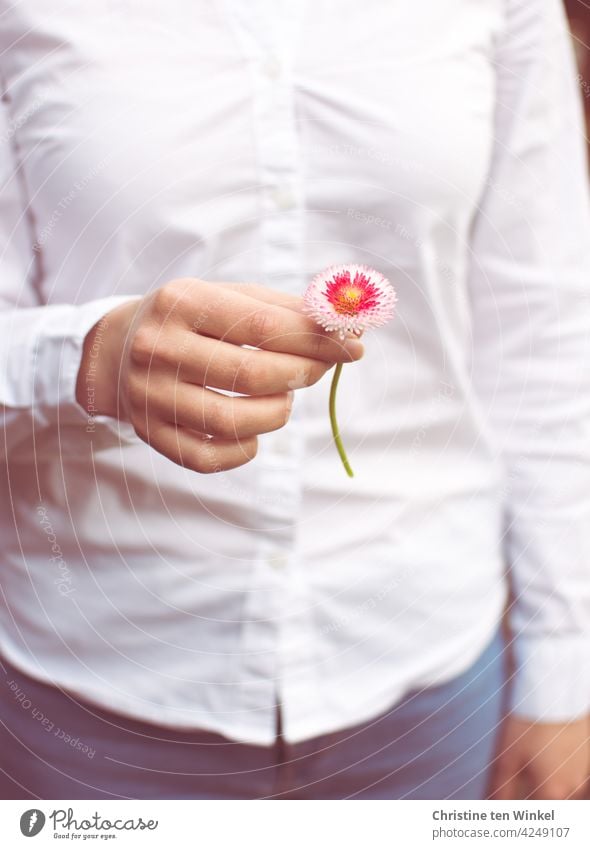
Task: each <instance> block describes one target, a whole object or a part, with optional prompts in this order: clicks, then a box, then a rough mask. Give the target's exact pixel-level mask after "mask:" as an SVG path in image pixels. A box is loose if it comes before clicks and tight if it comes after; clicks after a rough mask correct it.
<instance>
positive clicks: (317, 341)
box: [310, 332, 330, 359]
mask: <svg viewBox="0 0 590 849" xmlns="http://www.w3.org/2000/svg"><path fill="white" fill-rule="evenodd" d="M329 347H330V340H329V339H328V337H327V336H324V335H323V333H319V332H316V333H312V334H311V341H310V348H311V352H312V354H313V356H314V357H319V358H320V359H323V358H324V357H325V356H326V355H327V353H328V349H329Z"/></svg>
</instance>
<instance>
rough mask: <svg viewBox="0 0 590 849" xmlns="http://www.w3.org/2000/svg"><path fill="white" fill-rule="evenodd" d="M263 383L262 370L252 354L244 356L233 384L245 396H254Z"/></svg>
mask: <svg viewBox="0 0 590 849" xmlns="http://www.w3.org/2000/svg"><path fill="white" fill-rule="evenodd" d="M263 383H264V369H263V368H262V366H261V365H260V361H259V360H258V361H257V360H256V356H255V355H254V354H253V353H249V354H246V356H245V357H244V358H243V359H242V362H241V363H240V367H239V369H238V371H237V373H236V375H235V384H236V386H240V387H241V388H242V391H243V392H245V393H246V394H247V395H256V394H257V392H258V391H259V390H260V388H261V387H262V385H263Z"/></svg>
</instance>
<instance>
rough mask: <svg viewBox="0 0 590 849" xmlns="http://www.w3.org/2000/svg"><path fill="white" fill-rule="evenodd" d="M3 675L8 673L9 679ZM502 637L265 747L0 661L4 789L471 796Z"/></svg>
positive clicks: (484, 762)
mask: <svg viewBox="0 0 590 849" xmlns="http://www.w3.org/2000/svg"><path fill="white" fill-rule="evenodd" d="M10 682H12V683H10ZM505 685H506V660H505V648H504V641H503V638H502V635H501V633H500V632H498V633H497V634H496V636H495V637H494V638H493V640H492V641H491V643H490V644H489V645H488V646H487V648H486V649H485V651H484V652H483V653H482V654H481V656H480V657H479V658H478V660H477V661H476V662H475V663H474V664H473V665H472V666H471V667H470V668H469V669H468V670H467V671H466V672H464V673H463V674H461V675H460V676H458V677H456V678H454V679H453V680H451V681H448V682H445V683H443V684H440V685H437V686H434V687H428V688H425V689H421V690H415V691H412V692H410V693H408V694H407V695H406V696H405V697H404V698H403V699H402V700H401V701H400V702H398V703H397V704H396V705H394V706H393V707H392V708H391V709H390V710H388V711H387V712H386V713H384V714H382V715H380V716H378V717H376V718H375V719H372V720H371V721H369V722H365V723H362V724H360V725H357V726H354V727H352V728H347V729H345V730H341V731H337V732H334V733H330V734H325V735H322V736H321V737H316V738H313V739H311V740H306V741H304V742H300V743H295V744H291V743H287V742H286V741H285V740H284V738H283V736H282V734H281V729H280V710H278V711H277V719H278V721H277V736H276V740H275V742H274V744H273V745H272V746H270V747H266V746H254V745H249V744H243V743H237V742H234V741H231V740H228V739H226V738H224V737H222V736H220V735H218V734H214V733H209V732H204V731H190V732H189V731H182V730H174V729H172V730H171V729H169V728H164V727H160V726H156V725H152V724H149V723H146V722H139V721H135V720H132V719H129V718H127V717H123V716H121V715H118V714H114V713H111V712H109V711H105V710H102V709H99V708H96V707H94V706H92V705H90V704H84V703H81V702H79V701H75V700H74V699H73V698H71V697H69V696H68V695H66V694H64V693H62V692H61V691H60V690H58V689H56V688H54V687H52V686H50V685H47V684H42V683H39V682H38V681H34V680H33V679H31V678H29V677H28V676H26V675H24V674H22V673H21V672H19V671H18V670H16V669H15V668H14V667H12V666H11V665H9V664H8V663H7V662H6V661H3V662H2V665H0V686H1V690H0V692H1V693H2V696H1V698H0V766H1V768H2V771H1V772H0V795H1V798H5V799H11V798H12V799H29V798H31V799H34V798H38V799H64V800H70V799H261V798H274V799H277V798H278V799H437V800H438V799H482V798H485V795H486V788H487V783H488V779H489V772H490V765H491V761H492V759H493V755H494V749H495V745H496V740H497V734H498V729H499V725H500V722H501V720H502V716H503V705H504V697H505V689H506V686H505ZM23 694H24V695H23Z"/></svg>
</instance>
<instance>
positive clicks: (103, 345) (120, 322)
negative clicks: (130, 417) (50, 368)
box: [76, 301, 138, 418]
mask: <svg viewBox="0 0 590 849" xmlns="http://www.w3.org/2000/svg"><path fill="white" fill-rule="evenodd" d="M137 308H138V302H137V301H131V302H129V303H125V304H122V305H121V306H119V307H116V308H115V309H114V310H111V311H110V312H108V313H106V315H104V316H102V318H100V319H99V321H97V322H96V324H95V325H93V327H91V328H90V330H89V331H88V333H87V334H86V337H85V339H84V345H83V349H82V358H81V360H80V366H79V369H78V377H77V380H76V401H77V402H78V404H79V405H80V406H81V407H82V408H83V409H84V410H85V411H86V412H87V413H89V414H92V415H93V416H111V417H113V418H119V406H120V405H119V383H120V380H121V374H120V367H121V362H122V359H123V357H122V355H123V347H124V342H125V338H126V335H127V328H128V327H129V322H130V321H131V319H132V317H133V315H134V314H135V312H136V310H137Z"/></svg>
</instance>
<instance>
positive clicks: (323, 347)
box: [174, 283, 364, 363]
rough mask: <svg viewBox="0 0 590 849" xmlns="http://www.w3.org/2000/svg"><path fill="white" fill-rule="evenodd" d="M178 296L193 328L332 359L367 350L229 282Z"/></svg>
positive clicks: (228, 338) (345, 358) (240, 341)
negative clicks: (230, 285) (228, 285)
mask: <svg viewBox="0 0 590 849" xmlns="http://www.w3.org/2000/svg"><path fill="white" fill-rule="evenodd" d="M174 297H175V299H176V301H175V303H176V307H177V309H178V310H179V311H180V313H181V315H184V317H185V320H186V322H187V326H188V327H189V329H191V330H192V331H193V332H198V333H201V334H204V335H207V336H212V337H214V338H215V339H223V340H225V341H226V342H232V343H233V344H235V345H251V346H252V347H254V348H264V349H265V350H268V351H277V352H280V353H287V354H297V355H299V356H304V357H309V358H311V359H317V360H323V361H326V362H331V363H337V362H350V361H351V360H358V359H360V357H361V356H362V354H363V350H364V348H363V344H362V342H360V341H359V340H358V339H356V338H354V337H346V338H345V339H344V340H341V339H340V338H339V337H338V335H337V334H336V333H328V332H327V331H325V330H324V329H323V328H321V327H320V326H319V325H318V324H316V322H315V321H313V319H311V318H309V317H308V316H306V315H301V314H300V313H298V312H296V311H294V310H292V309H287V308H286V307H282V306H279V305H277V304H268V303H261V301H260V300H258V299H256V298H251V297H249V296H248V295H245V294H243V293H242V292H239V291H236V290H234V289H229V288H228V287H224V286H219V285H216V284H211V283H199V286H198V287H192V288H191V287H188V286H187V287H186V289H185V290H184V293H177V294H175V296H174Z"/></svg>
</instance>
